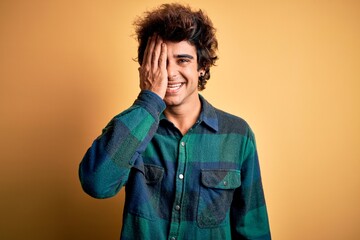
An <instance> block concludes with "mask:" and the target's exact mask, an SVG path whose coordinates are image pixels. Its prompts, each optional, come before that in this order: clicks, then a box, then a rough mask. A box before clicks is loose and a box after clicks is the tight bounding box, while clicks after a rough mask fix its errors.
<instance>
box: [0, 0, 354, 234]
mask: <svg viewBox="0 0 360 240" xmlns="http://www.w3.org/2000/svg"><path fill="white" fill-rule="evenodd" d="M159 3H160V2H159V1H135V0H133V1H115V0H112V1H110V0H102V1H85V0H65V1H60V0H56V1H55V0H54V1H45V0H44V1H40V0H32V1H25V0H18V1H1V2H0V100H1V101H0V114H1V115H0V116H1V118H0V123H1V124H0V133H1V140H0V154H1V155H0V158H1V168H0V169H1V170H0V171H1V172H0V184H1V186H0V194H1V195H0V207H1V214H0V216H1V217H0V219H1V220H0V239H4V240H13V239H16V240H17V239H31V240H32V239H34V240H49V239H51V240H60V239H86V240H92V239H106V240H108V239H109V240H110V239H119V234H120V228H121V215H122V207H123V199H124V192H123V191H122V192H121V194H119V195H117V196H116V197H114V198H111V199H107V200H96V199H92V198H90V197H89V196H87V195H86V194H85V193H83V192H82V190H81V187H80V184H79V181H78V176H77V170H78V164H79V162H80V160H81V159H82V156H83V154H84V153H85V151H86V150H87V148H88V147H89V146H90V144H91V143H92V141H93V139H94V138H95V137H96V136H97V135H98V134H100V132H101V129H102V128H103V127H104V126H105V125H106V123H107V122H108V121H109V120H110V118H111V117H112V116H114V115H116V114H117V113H119V112H120V111H122V110H124V109H126V108H127V107H129V106H130V105H131V104H132V102H133V101H134V99H135V97H136V96H137V94H138V92H139V89H138V77H137V67H138V66H137V63H136V62H134V61H133V58H135V57H136V51H137V49H136V47H137V43H136V41H135V40H134V38H133V36H132V34H133V27H132V22H133V20H134V19H135V16H137V15H140V14H141V13H142V12H143V11H145V10H149V9H152V8H153V7H154V6H157V5H158V4H159ZM191 4H192V6H193V7H195V8H199V7H201V8H203V9H204V10H205V12H207V13H208V15H209V16H210V17H211V19H212V20H213V22H214V25H215V27H216V28H217V29H218V39H219V44H220V45H219V57H220V60H219V61H218V64H217V65H218V66H217V67H214V68H213V69H212V77H211V79H210V81H209V83H208V85H207V89H206V90H205V91H204V92H203V95H204V96H205V97H206V98H207V99H208V100H209V101H210V102H211V103H213V105H215V106H216V107H218V108H221V109H224V110H226V111H229V112H231V113H233V114H236V115H239V116H242V117H243V118H245V119H246V120H247V121H248V122H249V123H250V125H251V126H252V128H253V130H254V132H255V134H256V137H257V144H258V150H259V155H260V163H261V168H262V176H263V183H264V188H265V192H266V200H267V204H268V211H269V216H270V223H271V229H272V234H273V239H275V240H304V239H305V240H307V239H316V240H318V239H324V240H333V239H339V240H342V239H349V240H355V239H359V236H360V174H359V171H360V146H359V144H360V2H359V1H356V0H354V1H347V0H338V1H336V0H327V1H325V0H323V1H322V0H312V1H309V0H298V1H287V0H274V1H267V0H264V1H259V0H251V1H250V0H240V1H210V0H192V1H191Z"/></svg>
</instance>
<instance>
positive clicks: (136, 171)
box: [125, 164, 164, 220]
mask: <svg viewBox="0 0 360 240" xmlns="http://www.w3.org/2000/svg"><path fill="white" fill-rule="evenodd" d="M163 174H164V169H163V168H162V167H159V166H156V165H151V164H144V165H142V166H140V167H139V166H134V167H133V169H132V174H131V176H130V177H129V181H128V183H127V185H126V187H125V189H126V206H125V209H126V210H127V211H129V212H130V213H132V214H135V215H137V216H139V217H143V218H147V219H149V220H153V219H154V218H155V217H156V216H158V211H159V199H160V192H161V180H162V178H163Z"/></svg>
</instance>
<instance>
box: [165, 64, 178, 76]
mask: <svg viewBox="0 0 360 240" xmlns="http://www.w3.org/2000/svg"><path fill="white" fill-rule="evenodd" d="M166 70H167V74H168V79H169V80H171V79H174V78H175V77H176V76H177V67H176V64H174V63H171V61H168V62H167V64H166Z"/></svg>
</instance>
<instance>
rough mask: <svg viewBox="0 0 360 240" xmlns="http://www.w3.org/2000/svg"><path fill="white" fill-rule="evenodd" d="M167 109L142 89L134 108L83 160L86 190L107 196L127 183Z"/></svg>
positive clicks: (81, 171)
mask: <svg viewBox="0 0 360 240" xmlns="http://www.w3.org/2000/svg"><path fill="white" fill-rule="evenodd" d="M164 108H165V104H164V103H163V102H162V100H161V99H160V98H159V97H158V96H156V95H154V94H153V93H149V92H148V91H142V92H141V93H140V94H139V97H138V99H137V100H136V101H135V103H134V105H133V106H132V107H130V108H129V109H127V110H126V111H124V112H122V113H120V114H119V115H117V116H116V117H114V118H113V119H112V120H111V122H110V123H109V124H108V125H107V126H106V128H105V129H104V130H103V133H102V134H101V135H100V136H99V137H98V138H97V139H96V140H95V141H94V142H93V144H92V146H91V147H90V148H89V149H88V151H87V152H86V154H85V156H84V158H83V160H82V162H81V163H80V167H79V177H80V181H81V184H82V187H83V189H84V191H85V192H87V193H88V194H89V195H91V196H93V197H96V198H107V197H112V196H114V195H115V194H116V193H117V192H118V191H119V190H120V188H121V187H122V186H123V185H124V184H126V182H127V179H128V176H129V173H130V169H131V167H132V166H133V165H134V164H135V162H136V160H137V159H138V156H139V155H140V154H141V153H142V152H143V151H144V150H145V148H146V146H147V145H148V143H149V141H150V140H151V138H152V137H153V135H154V134H155V132H156V130H157V128H158V122H159V115H160V114H161V112H162V111H163V110H164Z"/></svg>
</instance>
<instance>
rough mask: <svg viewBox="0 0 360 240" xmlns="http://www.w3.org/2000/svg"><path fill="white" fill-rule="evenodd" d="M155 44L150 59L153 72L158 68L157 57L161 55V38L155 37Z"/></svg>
mask: <svg viewBox="0 0 360 240" xmlns="http://www.w3.org/2000/svg"><path fill="white" fill-rule="evenodd" d="M155 42H156V44H155V47H154V49H153V52H152V58H151V66H152V67H153V68H154V70H155V69H157V68H158V67H159V57H160V53H161V44H162V43H163V41H162V39H161V37H159V36H156V39H155Z"/></svg>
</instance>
